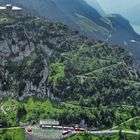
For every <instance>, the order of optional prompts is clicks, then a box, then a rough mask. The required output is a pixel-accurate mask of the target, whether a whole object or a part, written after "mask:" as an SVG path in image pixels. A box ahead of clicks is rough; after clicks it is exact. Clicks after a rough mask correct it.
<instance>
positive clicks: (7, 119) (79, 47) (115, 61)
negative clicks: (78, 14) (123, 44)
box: [0, 13, 140, 129]
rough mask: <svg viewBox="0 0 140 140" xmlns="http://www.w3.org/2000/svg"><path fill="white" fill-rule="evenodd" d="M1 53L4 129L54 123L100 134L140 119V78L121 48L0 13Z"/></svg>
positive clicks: (35, 20)
mask: <svg viewBox="0 0 140 140" xmlns="http://www.w3.org/2000/svg"><path fill="white" fill-rule="evenodd" d="M0 49H1V50H0V58H1V62H0V97H1V108H0V110H1V114H0V115H1V118H2V119H1V122H0V125H1V127H7V126H17V125H19V122H20V121H29V120H31V119H36V120H39V119H40V118H42V119H45V118H54V119H56V120H59V121H60V123H61V124H65V125H66V124H67V125H70V124H76V123H80V121H81V119H84V120H85V121H86V123H87V125H88V127H90V128H96V129H102V128H110V127H112V126H113V125H117V124H119V123H121V122H123V121H125V120H127V119H129V118H131V117H135V116H137V115H139V105H140V104H139V99H140V94H139V91H140V86H139V85H140V80H139V73H138V72H137V70H136V69H135V63H134V60H133V56H132V55H131V54H130V53H129V52H128V51H126V50H124V49H122V48H120V47H119V46H113V45H109V44H107V43H104V42H102V41H96V40H90V39H88V38H87V37H84V36H82V35H80V34H79V33H78V32H77V31H75V30H72V29H71V28H69V27H68V26H66V25H63V24H61V23H58V22H49V21H46V20H44V19H42V18H38V17H31V16H28V17H21V18H20V19H19V18H16V17H13V16H11V15H8V14H4V13H0ZM30 96H32V98H29V97H30ZM8 97H12V98H14V99H13V100H12V99H11V98H10V99H7V98H8ZM34 98H35V99H34ZM46 99H50V100H51V102H50V101H47V100H46ZM48 102H49V103H48ZM11 106H14V110H13V108H11ZM8 108H9V109H8ZM40 108H41V109H40ZM50 108H51V109H50ZM15 118H16V119H15Z"/></svg>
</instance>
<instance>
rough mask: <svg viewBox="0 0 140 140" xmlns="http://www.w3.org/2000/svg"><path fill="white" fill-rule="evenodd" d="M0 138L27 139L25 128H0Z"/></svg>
mask: <svg viewBox="0 0 140 140" xmlns="http://www.w3.org/2000/svg"><path fill="white" fill-rule="evenodd" d="M0 140H26V136H25V131H24V129H11V130H0Z"/></svg>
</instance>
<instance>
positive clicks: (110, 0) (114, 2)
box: [93, 0, 140, 13]
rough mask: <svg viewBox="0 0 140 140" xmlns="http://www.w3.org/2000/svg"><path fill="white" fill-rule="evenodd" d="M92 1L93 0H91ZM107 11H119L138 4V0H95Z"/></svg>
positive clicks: (139, 2) (139, 0)
mask: <svg viewBox="0 0 140 140" xmlns="http://www.w3.org/2000/svg"><path fill="white" fill-rule="evenodd" d="M93 1H94V0H93ZM96 1H97V2H98V3H99V4H100V5H101V7H102V8H103V10H104V11H105V12H107V13H113V12H114V13H117V12H119V13H121V12H124V11H126V10H127V9H131V8H133V7H134V6H135V5H137V4H140V0H96Z"/></svg>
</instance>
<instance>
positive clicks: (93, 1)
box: [85, 0, 105, 15]
mask: <svg viewBox="0 0 140 140" xmlns="http://www.w3.org/2000/svg"><path fill="white" fill-rule="evenodd" d="M85 1H86V2H87V3H88V4H89V5H91V6H92V7H93V8H95V9H96V10H97V11H98V12H99V13H100V14H101V15H104V14H105V12H104V11H103V9H102V7H101V6H100V4H99V3H98V2H97V1H96V0H85Z"/></svg>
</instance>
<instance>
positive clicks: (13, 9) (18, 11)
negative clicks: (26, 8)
mask: <svg viewBox="0 0 140 140" xmlns="http://www.w3.org/2000/svg"><path fill="white" fill-rule="evenodd" d="M1 11H3V12H7V13H9V14H12V15H14V16H21V15H22V14H23V12H22V8H20V7H17V6H14V5H12V4H6V5H5V6H0V12H1Z"/></svg>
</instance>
